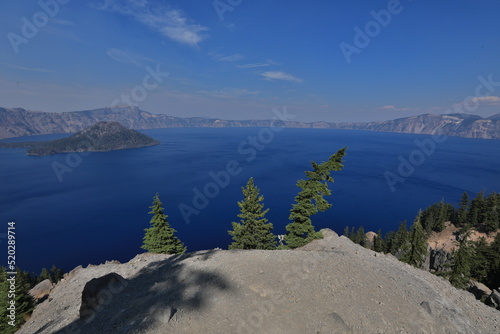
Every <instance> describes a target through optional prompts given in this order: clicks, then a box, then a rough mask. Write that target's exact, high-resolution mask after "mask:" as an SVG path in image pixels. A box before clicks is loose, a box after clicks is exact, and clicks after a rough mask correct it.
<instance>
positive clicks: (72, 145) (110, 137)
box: [0, 122, 159, 155]
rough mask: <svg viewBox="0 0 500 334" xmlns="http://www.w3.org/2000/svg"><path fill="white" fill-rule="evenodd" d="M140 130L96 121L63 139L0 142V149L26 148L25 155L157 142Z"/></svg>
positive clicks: (144, 144)
mask: <svg viewBox="0 0 500 334" xmlns="http://www.w3.org/2000/svg"><path fill="white" fill-rule="evenodd" d="M158 144H159V142H158V141H156V140H154V139H153V138H151V137H149V136H146V135H145V134H143V133H140V132H137V131H135V130H131V129H127V128H126V127H124V126H123V125H121V124H120V123H118V122H98V123H96V124H94V125H92V126H91V127H89V128H88V129H85V130H82V131H79V132H77V133H75V134H74V135H72V136H69V137H67V138H61V139H56V140H52V141H41V142H22V143H0V148H28V152H27V153H28V155H51V154H57V153H69V152H106V151H114V150H123V149H129V148H139V147H145V146H153V145H158Z"/></svg>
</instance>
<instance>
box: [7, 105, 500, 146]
mask: <svg viewBox="0 0 500 334" xmlns="http://www.w3.org/2000/svg"><path fill="white" fill-rule="evenodd" d="M499 115H500V114H497V115H494V116H491V117H489V118H482V117H480V116H477V115H469V114H460V113H455V114H449V115H432V114H425V115H420V116H412V117H406V118H399V119H395V120H390V121H382V122H364V123H363V122H358V123H330V122H311V123H306V122H298V121H282V120H221V119H216V118H203V117H187V118H181V117H173V116H168V115H164V114H157V115H156V114H151V113H149V112H146V111H143V110H140V109H139V108H137V107H131V106H116V107H108V108H101V109H95V110H85V111H72V112H63V113H51V112H40V111H28V110H25V109H22V108H12V109H8V108H0V139H1V138H9V137H20V136H30V135H39V134H51V133H71V132H77V131H81V130H83V129H84V128H88V127H90V126H92V125H93V124H95V123H97V122H101V121H104V122H119V123H121V124H123V125H124V126H125V127H127V128H130V129H159V128H174V127H216V128H222V127H270V126H274V127H289V128H317V129H351V130H368V131H380V132H402V133H417V134H434V133H440V134H443V135H448V136H457V137H467V138H483V139H500V116H499Z"/></svg>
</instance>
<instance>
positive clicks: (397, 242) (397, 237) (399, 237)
mask: <svg viewBox="0 0 500 334" xmlns="http://www.w3.org/2000/svg"><path fill="white" fill-rule="evenodd" d="M390 236H391V237H390V238H389V240H388V245H387V247H388V251H389V253H391V254H392V255H396V254H397V253H399V252H406V250H407V249H406V248H407V243H408V228H407V227H406V220H405V221H402V222H401V223H400V224H399V229H398V230H397V231H396V232H394V233H391V234H390Z"/></svg>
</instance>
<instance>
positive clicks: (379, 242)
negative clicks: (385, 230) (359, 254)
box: [373, 230, 385, 253]
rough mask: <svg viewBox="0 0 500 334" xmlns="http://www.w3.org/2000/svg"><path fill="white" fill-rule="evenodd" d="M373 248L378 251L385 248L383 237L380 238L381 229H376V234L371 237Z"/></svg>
mask: <svg viewBox="0 0 500 334" xmlns="http://www.w3.org/2000/svg"><path fill="white" fill-rule="evenodd" d="M373 250H374V251H375V252H379V253H380V252H383V251H384V250H385V245H384V239H383V238H382V230H378V232H377V235H376V236H375V237H374V238H373Z"/></svg>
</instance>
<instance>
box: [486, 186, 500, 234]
mask: <svg viewBox="0 0 500 334" xmlns="http://www.w3.org/2000/svg"><path fill="white" fill-rule="evenodd" d="M483 217H484V218H483V224H484V231H485V232H487V233H490V232H495V231H496V230H498V229H499V228H500V196H499V195H498V194H496V193H494V192H493V193H491V194H490V195H489V196H488V197H487V198H486V200H485V210H484V214H483Z"/></svg>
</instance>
